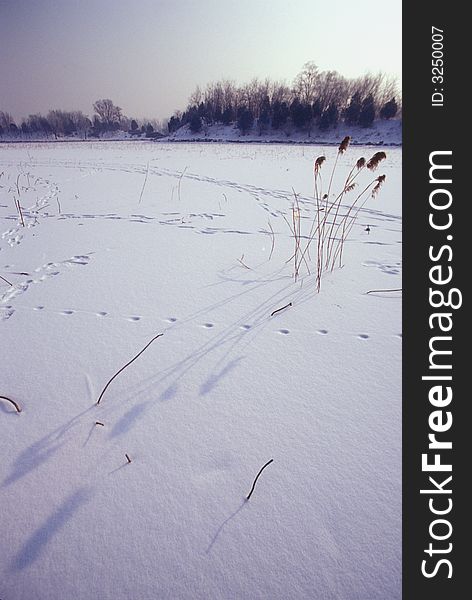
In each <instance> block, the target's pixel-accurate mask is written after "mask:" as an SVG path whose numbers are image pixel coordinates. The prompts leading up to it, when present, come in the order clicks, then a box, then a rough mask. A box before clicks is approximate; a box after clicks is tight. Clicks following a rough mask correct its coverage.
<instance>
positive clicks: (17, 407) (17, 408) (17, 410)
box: [0, 396, 21, 413]
mask: <svg viewBox="0 0 472 600" xmlns="http://www.w3.org/2000/svg"><path fill="white" fill-rule="evenodd" d="M0 400H6V401H7V402H10V403H11V404H13V406H14V407H15V409H16V412H18V413H20V412H21V407H20V405H19V404H18V403H17V402H15V401H14V400H12V399H11V398H8V396H0Z"/></svg>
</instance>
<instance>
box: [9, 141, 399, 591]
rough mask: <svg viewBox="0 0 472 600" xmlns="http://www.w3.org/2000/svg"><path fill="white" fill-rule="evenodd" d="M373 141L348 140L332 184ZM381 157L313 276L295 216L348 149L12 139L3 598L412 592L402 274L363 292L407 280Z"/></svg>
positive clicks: (303, 215)
mask: <svg viewBox="0 0 472 600" xmlns="http://www.w3.org/2000/svg"><path fill="white" fill-rule="evenodd" d="M379 150H381V148H378V147H376V148H368V147H359V146H357V147H351V148H349V149H348V150H347V152H346V153H345V154H343V155H342V156H340V158H339V161H338V167H337V170H336V175H335V177H334V182H333V186H332V190H336V191H339V189H340V187H342V184H343V182H344V179H345V177H346V174H347V172H348V171H349V169H350V168H351V166H352V165H353V164H355V162H356V161H357V159H358V158H359V157H361V156H365V158H367V159H369V158H370V157H371V156H372V155H373V154H374V152H376V151H379ZM384 150H385V152H386V154H387V158H386V160H384V161H383V162H382V163H381V164H380V166H379V169H378V170H377V171H375V173H370V172H365V173H362V174H361V175H360V176H359V180H361V179H362V182H365V184H366V185H367V183H368V182H370V181H371V180H372V179H373V177H376V176H378V175H380V174H385V175H386V181H385V184H384V185H383V187H382V189H381V191H380V193H379V195H378V196H377V197H375V198H370V199H369V200H368V202H367V203H366V205H365V207H364V208H363V209H362V210H361V211H360V212H359V214H358V217H357V220H356V222H355V225H354V227H353V229H352V231H351V235H350V237H349V239H348V241H347V242H346V244H345V249H344V253H343V268H336V269H335V270H334V271H333V272H328V273H326V274H325V275H324V277H323V279H322V284H321V291H320V293H317V290H316V277H315V275H314V274H313V272H311V274H308V271H307V267H311V266H312V265H313V264H314V262H313V261H314V259H315V258H316V250H315V244H313V247H312V248H311V251H310V256H308V254H307V265H305V264H302V267H301V271H300V276H299V278H298V280H297V281H295V280H294V277H293V261H290V260H289V259H290V258H291V256H292V254H293V249H294V239H293V236H292V234H291V232H290V228H289V225H288V224H287V221H288V222H289V223H290V219H291V218H292V216H291V215H292V206H293V199H294V195H293V190H294V191H295V192H296V194H297V195H298V198H299V207H300V228H301V232H302V235H306V234H308V233H309V230H310V226H311V223H312V222H313V220H314V219H315V218H316V203H315V201H314V199H313V161H314V159H315V158H316V157H317V156H319V155H325V156H326V158H327V160H326V163H325V165H323V170H322V173H323V181H324V185H325V186H327V185H328V180H329V176H330V173H331V169H332V165H333V164H334V160H335V157H336V154H337V148H336V147H322V148H321V147H320V148H317V147H314V146H309V147H301V146H284V145H276V144H273V145H272V144H271V145H268V146H267V145H266V146H259V145H256V144H251V145H247V146H245V145H242V144H234V145H232V144H224V145H223V144H222V145H218V144H214V145H213V144H197V143H192V144H185V143H179V144H170V143H169V144H164V143H162V144H159V143H139V142H110V143H99V142H86V143H75V144H74V143H60V144H14V145H3V146H2V145H0V173H1V175H0V186H1V187H0V276H2V277H3V279H0V361H1V362H0V367H1V387H0V395H5V396H7V397H10V398H12V399H14V400H15V401H16V402H18V404H19V405H20V406H21V408H22V412H21V413H20V414H17V413H16V411H15V410H14V407H13V406H12V405H11V404H10V403H8V402H6V401H1V400H0V431H1V436H0V448H1V456H2V461H1V465H0V494H1V506H2V515H3V517H2V526H1V538H0V539H1V541H0V574H1V575H0V598H2V599H3V600H45V599H47V600H64V599H68V598H71V599H72V598H74V600H91V599H92V598H97V599H100V600H129V599H131V598H136V599H138V598H139V599H140V600H155V599H157V598H159V599H161V598H162V599H164V598H165V599H172V600H180V599H182V600H184V599H185V600H187V599H188V600H209V599H212V600H213V599H214V600H216V599H218V600H236V599H251V600H252V599H254V600H255V599H261V600H262V599H263V600H267V599H270V600H287V599H289V598H290V600H298V599H315V600H334V599H336V600H396V599H399V598H400V597H401V292H392V291H387V292H375V293H369V294H367V293H366V292H368V291H371V290H393V289H398V288H401V272H402V245H401V241H402V232H401V228H402V220H401V149H400V148H385V149H384ZM361 185H362V184H361V183H359V186H361ZM292 188H293V189H292ZM15 198H16V199H17V200H19V201H20V205H21V207H22V215H23V220H24V225H25V226H22V223H21V222H20V220H19V216H18V213H17V210H16V209H15ZM344 202H345V203H346V205H345V206H343V207H342V208H341V211H343V210H344V211H346V210H347V204H348V202H347V199H346V201H344V200H343V204H344ZM286 220H287V221H286ZM272 231H273V235H272ZM304 239H305V240H306V238H304ZM315 270H316V269H315ZM289 303H291V306H288V307H287V308H286V309H284V310H282V311H280V312H277V313H276V314H275V315H273V316H271V314H272V313H273V312H274V311H275V310H277V309H279V308H281V307H284V306H286V305H288V304H289ZM159 333H163V334H164V335H163V336H162V337H160V338H158V339H156V340H155V341H154V342H153V343H152V344H151V345H150V346H149V348H148V349H147V350H146V351H145V352H144V353H143V354H142V355H141V356H140V357H139V358H137V360H136V361H135V362H133V363H132V364H131V365H130V366H129V367H128V368H126V369H125V370H124V371H123V372H122V373H121V374H120V375H119V376H118V377H117V378H116V379H115V380H114V381H113V382H112V383H111V384H110V386H109V388H108V389H107V391H106V392H105V394H104V396H103V398H102V400H101V403H100V405H99V406H97V405H96V401H97V398H98V396H99V394H100V392H101V391H102V390H103V388H104V386H105V384H106V383H107V382H108V380H109V379H110V378H111V377H112V376H113V375H114V373H116V372H117V371H118V370H119V369H120V368H121V367H122V366H123V365H125V363H127V362H128V361H129V360H131V359H132V358H133V357H134V356H135V355H136V354H137V353H138V352H139V351H140V350H141V349H142V348H143V347H144V346H145V345H146V344H147V343H148V342H149V341H150V340H151V339H152V338H153V337H154V336H156V335H157V334H159ZM97 421H98V422H99V423H103V425H96V422H97ZM125 454H127V455H128V456H129V457H130V459H131V463H128V461H127V458H126V457H125ZM272 458H273V459H274V462H273V463H272V464H270V465H269V466H268V467H267V469H265V470H264V472H263V473H262V474H261V477H260V479H259V480H258V482H257V486H256V488H255V491H254V494H253V496H252V497H251V499H250V501H248V502H246V501H245V497H246V495H247V494H248V492H249V490H250V488H251V485H252V482H253V480H254V477H255V476H256V475H257V473H258V471H259V469H260V468H261V467H262V465H263V464H264V463H266V462H267V461H268V460H270V459H272Z"/></svg>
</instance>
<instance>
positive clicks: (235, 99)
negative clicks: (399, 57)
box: [168, 62, 401, 134]
mask: <svg viewBox="0 0 472 600" xmlns="http://www.w3.org/2000/svg"><path fill="white" fill-rule="evenodd" d="M400 110H401V107H400V101H399V92H398V87H397V82H396V80H395V79H392V78H388V77H386V76H385V75H384V74H382V73H379V74H377V75H371V74H367V75H363V76H362V77H358V78H354V79H348V78H346V77H343V76H342V75H340V74H339V73H338V72H337V71H320V70H319V69H318V67H317V66H316V64H315V63H313V62H308V63H306V64H305V65H304V66H303V69H302V71H301V72H300V73H299V74H298V75H297V76H296V78H295V79H294V81H293V84H292V85H291V86H289V85H287V84H286V83H284V82H278V81H272V80H270V79H265V80H264V81H260V80H259V79H253V80H252V81H251V82H249V83H247V84H245V85H242V86H238V85H236V84H235V83H234V82H231V81H227V80H222V81H217V82H216V83H210V84H208V85H207V86H206V88H205V89H204V90H202V89H201V88H200V87H199V86H197V88H196V89H195V91H194V92H193V93H192V94H191V96H190V98H189V101H188V105H187V108H186V109H185V111H183V112H179V111H177V112H176V113H174V115H172V117H171V118H170V119H169V122H168V130H169V132H170V133H172V132H174V131H177V129H179V128H180V127H182V126H183V125H188V126H189V128H190V130H191V131H192V132H198V131H200V130H201V129H202V128H203V127H205V126H206V125H212V124H214V123H222V124H224V125H230V124H236V125H237V127H238V128H239V129H240V130H241V131H242V132H243V133H245V132H247V131H249V130H250V129H252V128H253V127H256V128H257V129H258V131H259V133H260V134H262V133H263V132H264V131H267V130H268V129H271V128H272V129H276V130H278V129H283V128H288V127H290V128H295V129H297V130H301V131H306V132H308V133H310V132H311V129H312V128H313V127H319V128H320V129H321V130H326V129H329V128H332V127H335V126H336V125H337V124H338V123H339V122H340V121H344V122H345V123H347V124H348V125H360V126H362V127H370V126H371V125H372V124H373V122H374V120H375V119H376V118H381V119H393V118H394V117H396V116H397V115H398V114H399V112H400Z"/></svg>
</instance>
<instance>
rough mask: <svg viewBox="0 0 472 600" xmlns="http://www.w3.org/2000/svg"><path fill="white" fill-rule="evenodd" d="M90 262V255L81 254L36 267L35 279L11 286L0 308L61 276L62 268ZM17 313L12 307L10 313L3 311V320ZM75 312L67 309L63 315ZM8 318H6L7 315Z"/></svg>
mask: <svg viewBox="0 0 472 600" xmlns="http://www.w3.org/2000/svg"><path fill="white" fill-rule="evenodd" d="M89 261H90V256H89V255H88V254H81V255H76V256H72V257H71V258H68V259H66V260H63V261H60V262H48V263H45V264H43V265H41V266H40V267H36V268H35V269H33V273H34V276H33V278H31V277H27V278H26V279H24V280H22V281H19V282H18V283H16V284H15V285H12V286H10V287H9V288H8V289H7V290H6V291H5V292H4V293H3V294H2V295H1V296H0V307H1V306H2V304H6V303H9V302H11V301H12V300H14V299H15V298H17V297H18V296H20V295H22V294H24V293H25V292H27V291H28V289H29V287H30V286H31V285H35V284H38V283H42V282H44V281H46V280H47V279H49V278H51V277H56V276H57V275H60V273H61V269H62V267H65V268H74V267H77V266H84V265H87V264H88V263H89ZM43 309H44V306H40V307H35V309H34V310H43ZM14 312H15V309H14V308H13V307H10V308H9V310H8V311H6V310H4V311H2V315H1V320H3V321H4V320H5V319H6V318H10V317H11V316H12V314H13V313H14ZM73 312H74V311H71V310H69V309H65V310H64V311H62V314H65V315H68V314H72V313H73ZM7 314H8V316H5V315H7Z"/></svg>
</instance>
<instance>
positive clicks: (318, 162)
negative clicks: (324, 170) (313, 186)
mask: <svg viewBox="0 0 472 600" xmlns="http://www.w3.org/2000/svg"><path fill="white" fill-rule="evenodd" d="M325 160H326V156H318V158H317V159H316V160H315V174H316V173H318V172H319V170H320V169H321V165H322V164H323V163H324V161H325Z"/></svg>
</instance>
